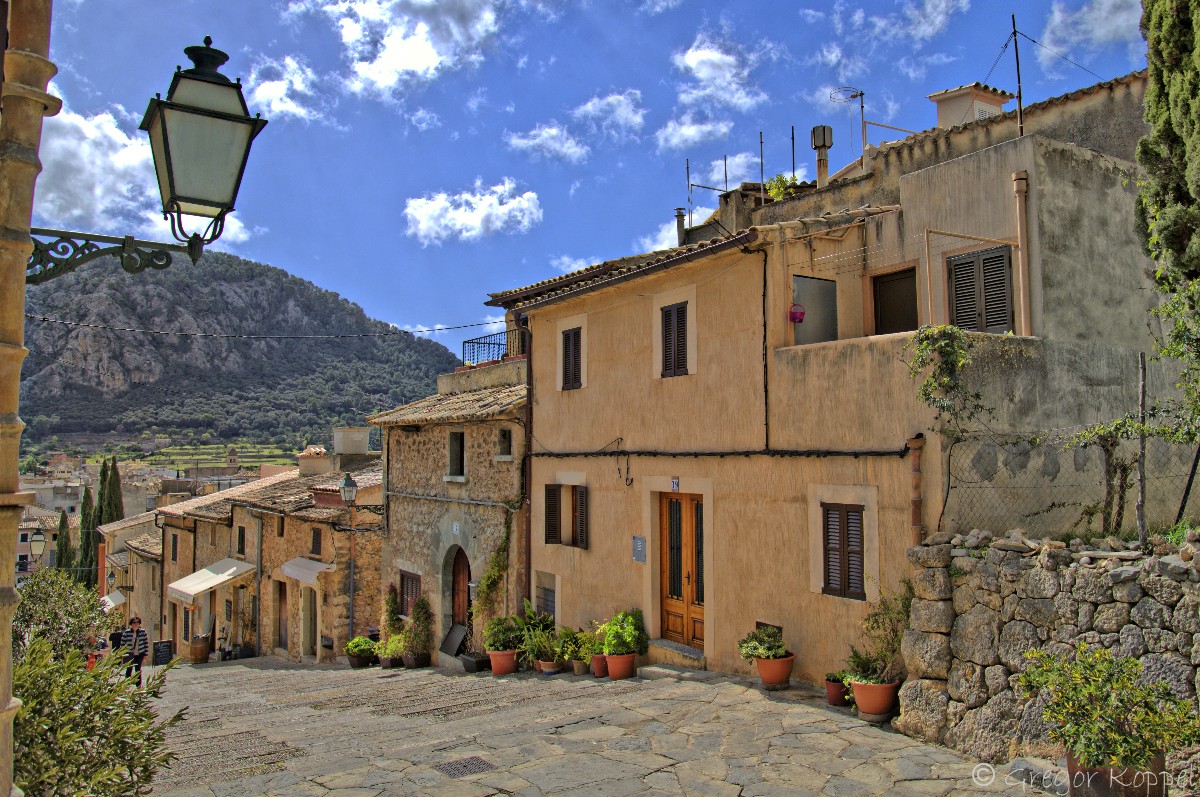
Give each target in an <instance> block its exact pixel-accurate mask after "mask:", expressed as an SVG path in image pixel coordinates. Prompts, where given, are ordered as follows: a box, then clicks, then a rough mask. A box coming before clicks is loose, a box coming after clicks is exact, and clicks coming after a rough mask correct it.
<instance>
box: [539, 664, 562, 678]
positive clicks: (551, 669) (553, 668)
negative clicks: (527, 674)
mask: <svg viewBox="0 0 1200 797" xmlns="http://www.w3.org/2000/svg"><path fill="white" fill-rule="evenodd" d="M561 669H562V665H561V664H559V663H558V662H557V661H539V662H538V672H540V673H541V674H542V675H555V674H556V673H558V671H559V670H561Z"/></svg>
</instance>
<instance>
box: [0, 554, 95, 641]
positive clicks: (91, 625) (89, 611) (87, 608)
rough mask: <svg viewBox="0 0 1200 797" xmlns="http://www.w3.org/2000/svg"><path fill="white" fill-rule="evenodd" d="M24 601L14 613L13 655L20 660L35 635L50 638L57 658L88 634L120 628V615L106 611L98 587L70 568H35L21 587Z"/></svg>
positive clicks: (19, 589) (20, 593) (19, 588)
mask: <svg viewBox="0 0 1200 797" xmlns="http://www.w3.org/2000/svg"><path fill="white" fill-rule="evenodd" d="M17 593H18V594H19V595H20V596H21V603H20V604H19V605H18V606H17V611H16V613H15V614H14V615H13V629H12V655H13V661H14V662H17V661H20V660H21V658H22V657H23V656H24V653H25V646H26V645H28V644H29V640H31V639H32V638H33V637H34V636H37V637H40V638H42V639H44V640H46V643H47V644H48V645H49V646H50V650H51V652H52V653H53V655H54V657H55V658H56V659H62V658H65V657H66V656H67V654H68V653H70V652H71V651H74V650H79V649H80V648H82V647H83V644H84V643H85V642H86V641H87V638H88V635H89V634H91V633H92V632H95V634H96V636H97V637H102V636H107V635H108V633H109V632H110V631H112V630H114V629H116V628H117V618H116V617H115V616H111V615H108V614H106V613H105V611H104V604H103V603H102V602H101V601H100V598H99V597H97V595H96V591H95V590H93V589H88V588H87V587H85V586H83V585H82V584H80V583H79V582H77V581H76V580H75V579H74V578H72V577H71V575H70V574H69V572H68V571H66V570H59V569H57V568H51V567H44V568H41V569H40V570H35V571H34V572H33V573H32V574H30V576H29V578H27V579H25V581H24V582H22V583H21V585H20V586H18V587H17Z"/></svg>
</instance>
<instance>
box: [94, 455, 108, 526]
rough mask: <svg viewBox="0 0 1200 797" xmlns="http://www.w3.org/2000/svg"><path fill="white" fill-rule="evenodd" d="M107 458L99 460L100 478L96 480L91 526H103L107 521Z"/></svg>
mask: <svg viewBox="0 0 1200 797" xmlns="http://www.w3.org/2000/svg"><path fill="white" fill-rule="evenodd" d="M108 482H109V479H108V460H107V459H101V460H100V480H99V481H98V482H96V513H95V516H94V517H92V525H91V528H93V529H94V528H96V527H97V526H103V525H104V524H105V523H107V522H108V518H107V517H106V515H107V513H108Z"/></svg>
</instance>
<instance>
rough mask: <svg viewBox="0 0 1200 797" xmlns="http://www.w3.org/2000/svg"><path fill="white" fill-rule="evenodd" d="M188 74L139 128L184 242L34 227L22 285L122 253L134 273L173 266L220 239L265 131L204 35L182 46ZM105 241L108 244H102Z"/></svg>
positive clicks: (178, 77) (168, 213) (154, 103)
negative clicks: (177, 255) (189, 219)
mask: <svg viewBox="0 0 1200 797" xmlns="http://www.w3.org/2000/svg"><path fill="white" fill-rule="evenodd" d="M183 52H184V53H185V54H186V55H187V57H188V58H190V59H191V61H192V63H193V66H192V67H191V68H190V69H182V68H177V69H176V71H175V75H174V77H173V78H172V79H171V87H170V88H169V89H168V90H167V98H166V99H165V100H164V99H162V95H155V96H154V98H153V99H151V100H150V104H149V105H148V106H147V108H146V114H145V116H144V117H143V118H142V123H141V126H140V129H142V130H145V131H146V133H147V134H149V136H150V152H151V154H152V156H153V159H154V171H155V175H156V176H157V180H158V189H159V192H160V194H161V195H162V212H163V218H164V219H166V220H167V221H169V222H170V223H171V234H172V235H173V236H174V237H175V239H176V240H177V241H181V242H182V243H183V244H184V245H182V246H180V245H177V244H164V243H156V242H154V241H141V240H137V239H135V238H134V237H133V236H131V235H126V236H125V237H123V238H118V237H114V236H108V235H96V234H92V233H84V232H73V231H70V230H50V229H42V228H38V229H33V230H30V234H31V235H34V236H40V237H43V238H51V239H53V240H50V241H39V240H36V239H35V240H34V242H33V252H32V254H30V256H29V263H28V265H27V266H26V269H25V282H26V283H27V284H30V285H36V284H39V283H42V282H47V281H49V280H51V279H53V278H54V277H57V276H59V275H61V274H66V273H67V272H69V271H74V270H75V269H77V268H79V267H80V266H81V265H83V264H84V263H87V262H89V261H91V260H95V259H96V258H98V257H103V256H104V255H117V256H119V257H120V259H121V267H122V268H123V269H125V271H127V272H129V273H130V274H136V273H138V272H141V271H145V270H146V269H147V268H155V269H164V268H166V267H167V266H169V265H171V252H184V253H186V254H187V255H188V257H190V258H191V259H192V262H193V263H195V262H196V261H197V260H199V259H200V255H201V254H202V253H203V251H204V247H205V246H206V245H207V244H210V243H212V242H213V241H215V240H217V239H218V238H219V237H221V233H222V232H223V231H224V229H225V217H226V215H228V214H229V213H230V212H231V211H232V210H233V206H234V202H235V201H236V200H237V194H238V189H239V188H240V187H241V183H242V175H243V173H244V172H245V170H246V159H247V158H248V157H249V155H250V145H251V143H252V142H253V141H254V139H255V137H256V136H258V134H259V133H260V132H262V129H263V128H264V127H265V126H266V124H267V120H266V119H263V118H262V117H261V115H255V116H251V115H250V111H249V109H248V108H247V107H246V98H245V97H244V96H243V94H242V84H241V80H240V79H239V80H238V81H237V82H234V81H231V80H230V79H229V78H227V77H226V76H225V75H222V74H221V72H220V71H219V69H220V67H221V65H222V64H224V63H225V62H226V61H228V60H229V56H228V55H227V54H226V53H223V52H221V51H220V50H218V49H216V48H214V47H213V46H212V38H211V37H208V36H206V37H205V38H204V44H203V46H200V45H197V46H193V47H185V48H184V50H183ZM184 216H198V217H200V218H202V219H207V220H208V221H207V225H206V226H205V227H204V231H203V232H195V231H193V232H190V233H189V232H188V231H187V227H186V226H185V223H184V219H183V217H184ZM101 244H109V245H108V246H101Z"/></svg>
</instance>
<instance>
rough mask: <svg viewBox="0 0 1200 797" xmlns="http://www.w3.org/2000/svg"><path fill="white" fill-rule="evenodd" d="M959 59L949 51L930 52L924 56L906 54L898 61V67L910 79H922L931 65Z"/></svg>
mask: <svg viewBox="0 0 1200 797" xmlns="http://www.w3.org/2000/svg"><path fill="white" fill-rule="evenodd" d="M957 60H958V59H957V58H956V57H955V56H953V55H948V54H947V53H930V54H929V55H922V56H917V55H906V56H904V57H903V58H901V59H900V60H899V61H897V62H896V68H897V69H899V70H900V74H902V75H904V76H905V77H907V78H908V79H909V80H920V79H921V78H923V77H925V72H926V70H927V69H928V68H929V67H931V66H944V65H946V64H949V63H952V62H954V61H957Z"/></svg>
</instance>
